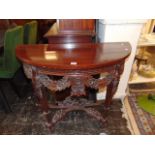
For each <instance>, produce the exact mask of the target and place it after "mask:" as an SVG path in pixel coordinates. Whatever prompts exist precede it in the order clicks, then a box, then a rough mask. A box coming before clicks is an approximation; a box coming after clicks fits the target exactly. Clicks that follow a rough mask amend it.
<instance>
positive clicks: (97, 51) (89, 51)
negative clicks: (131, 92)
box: [16, 42, 131, 129]
mask: <svg viewBox="0 0 155 155" xmlns="http://www.w3.org/2000/svg"><path fill="white" fill-rule="evenodd" d="M130 51H131V46H130V44H129V43H127V42H116V43H76V44H74V43H69V44H44V45H43V44H37V45H19V46H18V47H17V48H16V55H17V57H18V58H19V59H20V60H21V61H22V62H23V67H24V71H25V73H26V75H27V77H28V78H30V79H32V83H33V87H34V91H35V95H36V96H37V98H38V103H39V105H40V107H41V108H42V110H43V114H44V115H45V117H46V120H47V122H46V125H47V126H48V127H49V128H50V129H52V128H53V127H54V125H55V124H56V123H57V122H58V121H59V120H61V119H62V118H63V117H64V116H65V115H66V114H67V113H69V112H70V111H73V110H82V111H85V112H86V113H87V114H88V115H90V116H93V117H95V118H96V119H97V120H99V121H101V122H103V123H105V118H103V116H102V113H100V112H99V111H97V110H96V109H95V108H94V107H95V106H96V105H99V103H89V102H87V100H86V99H82V100H81V101H80V102H79V101H77V100H76V99H78V98H79V97H80V96H84V95H85V94H86V87H87V88H88V87H91V88H94V89H98V88H99V87H105V86H107V93H106V99H105V103H104V108H105V109H108V108H109V107H110V105H111V103H112V102H111V101H112V97H113V95H114V94H115V92H116V90H117V86H118V83H119V79H120V76H121V74H122V72H123V69H124V62H125V59H126V58H127V57H128V56H129V55H130ZM100 73H102V77H100V78H97V79H96V78H94V77H93V75H96V74H100ZM55 76H61V77H62V78H61V79H59V80H55V79H54V78H53V77H55ZM66 88H70V89H71V93H70V95H71V97H70V98H68V97H67V98H66V99H65V100H64V101H62V102H57V101H55V102H54V103H48V100H47V97H46V95H45V94H46V90H45V89H47V90H50V91H51V92H55V91H62V90H65V89H66ZM82 101H83V102H82ZM49 109H55V110H56V112H55V113H54V115H53V116H52V117H49V116H50V115H49Z"/></svg>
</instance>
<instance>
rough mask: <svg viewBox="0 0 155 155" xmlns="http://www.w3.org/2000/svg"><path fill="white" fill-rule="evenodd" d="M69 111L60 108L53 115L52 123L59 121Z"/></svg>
mask: <svg viewBox="0 0 155 155" xmlns="http://www.w3.org/2000/svg"><path fill="white" fill-rule="evenodd" d="M67 113H68V111H66V110H62V109H60V110H58V111H56V112H55V114H54V116H53V117H52V121H51V123H52V124H56V123H57V122H58V121H60V120H61V119H62V118H63V117H65V115H66V114H67Z"/></svg>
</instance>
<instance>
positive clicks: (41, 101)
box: [32, 67, 51, 130]
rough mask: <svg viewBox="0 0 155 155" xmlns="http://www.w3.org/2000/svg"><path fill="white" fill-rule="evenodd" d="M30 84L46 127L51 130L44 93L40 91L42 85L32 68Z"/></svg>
mask: <svg viewBox="0 0 155 155" xmlns="http://www.w3.org/2000/svg"><path fill="white" fill-rule="evenodd" d="M32 84H33V89H34V93H35V96H36V98H37V100H38V103H39V106H40V107H41V109H42V111H43V115H44V116H45V118H46V121H47V122H46V126H47V127H48V128H49V129H50V130H51V124H50V119H49V114H48V108H49V107H48V102H47V99H46V98H45V93H44V91H43V89H42V84H41V83H40V82H39V80H38V79H37V71H36V68H34V67H33V68H32Z"/></svg>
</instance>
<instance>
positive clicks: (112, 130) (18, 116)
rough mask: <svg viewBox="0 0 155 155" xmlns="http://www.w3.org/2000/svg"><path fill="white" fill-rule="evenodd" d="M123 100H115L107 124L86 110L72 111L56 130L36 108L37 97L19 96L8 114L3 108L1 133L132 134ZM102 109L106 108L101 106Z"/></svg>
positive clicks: (0, 119) (0, 115) (0, 121)
mask: <svg viewBox="0 0 155 155" xmlns="http://www.w3.org/2000/svg"><path fill="white" fill-rule="evenodd" d="M121 108H122V103H121V102H120V100H114V101H113V105H112V107H111V109H110V111H109V113H108V116H107V120H108V121H107V123H106V124H105V125H104V126H103V125H102V124H101V123H100V122H98V121H96V119H94V118H92V117H90V116H88V115H87V114H85V113H84V112H80V111H75V112H70V113H69V114H68V115H67V116H66V117H65V118H64V120H62V121H60V122H59V123H58V124H57V125H56V126H55V129H54V131H53V132H50V131H49V130H48V129H47V128H46V127H45V124H44V117H43V115H42V113H41V111H40V110H39V108H37V107H36V105H35V102H34V99H33V98H32V97H31V96H30V97H27V98H26V99H22V100H21V99H20V100H19V99H17V100H16V102H15V104H13V105H12V109H13V112H12V113H10V114H5V113H4V111H3V110H0V134H3V135H38V134H39V135H49V134H55V135H98V134H108V135H129V134H131V133H130V131H129V129H128V128H127V121H126V119H125V118H122V111H121ZM99 110H102V107H100V108H99Z"/></svg>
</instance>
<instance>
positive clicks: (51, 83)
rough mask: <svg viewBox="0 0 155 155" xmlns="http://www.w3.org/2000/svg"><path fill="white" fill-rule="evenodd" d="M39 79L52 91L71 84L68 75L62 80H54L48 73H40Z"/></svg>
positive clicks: (62, 88)
mask: <svg viewBox="0 0 155 155" xmlns="http://www.w3.org/2000/svg"><path fill="white" fill-rule="evenodd" d="M37 81H39V82H40V83H41V84H42V85H43V86H44V87H46V88H48V89H50V90H51V91H61V90H64V89H66V88H68V87H70V86H71V83H70V81H69V80H68V78H67V77H63V78H62V79H61V80H52V79H50V78H49V77H48V76H47V75H42V74H40V75H38V76H37Z"/></svg>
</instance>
